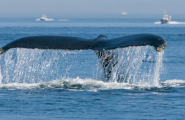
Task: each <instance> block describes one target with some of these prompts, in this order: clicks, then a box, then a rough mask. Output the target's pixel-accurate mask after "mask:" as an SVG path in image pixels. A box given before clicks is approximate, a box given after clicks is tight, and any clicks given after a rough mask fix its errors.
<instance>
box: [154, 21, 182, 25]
mask: <svg viewBox="0 0 185 120" xmlns="http://www.w3.org/2000/svg"><path fill="white" fill-rule="evenodd" d="M154 24H162V23H161V22H154ZM167 24H185V22H177V21H170V22H168V23H167Z"/></svg>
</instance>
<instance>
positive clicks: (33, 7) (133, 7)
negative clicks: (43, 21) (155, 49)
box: [0, 0, 185, 18]
mask: <svg viewBox="0 0 185 120" xmlns="http://www.w3.org/2000/svg"><path fill="white" fill-rule="evenodd" d="M184 6H185V0H0V17H1V18H6V17H12V18H14V17H15V18H16V17H25V18H29V17H30V18H31V17H41V16H42V14H46V15H47V16H48V18H49V17H57V18H61V17H62V18H64V17H65V18H104V17H105V18H106V17H109V18H116V17H118V18H119V17H122V16H123V15H121V12H127V13H128V14H127V15H126V16H127V17H129V16H130V17H147V16H148V17H156V16H157V17H158V16H160V17H162V16H163V14H164V10H165V11H166V13H167V14H169V15H174V16H179V17H184V18H185V7H184Z"/></svg>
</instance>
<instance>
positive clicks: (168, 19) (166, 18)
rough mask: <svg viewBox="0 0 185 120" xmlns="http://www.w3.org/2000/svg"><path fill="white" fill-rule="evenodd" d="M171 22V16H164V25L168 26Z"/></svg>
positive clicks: (162, 20)
mask: <svg viewBox="0 0 185 120" xmlns="http://www.w3.org/2000/svg"><path fill="white" fill-rule="evenodd" d="M170 21H171V16H169V15H167V14H164V16H163V18H162V19H161V23H162V24H167V23H168V22H170Z"/></svg>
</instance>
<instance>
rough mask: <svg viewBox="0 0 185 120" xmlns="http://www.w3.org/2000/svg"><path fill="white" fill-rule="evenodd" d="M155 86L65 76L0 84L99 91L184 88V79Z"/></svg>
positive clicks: (36, 88)
mask: <svg viewBox="0 0 185 120" xmlns="http://www.w3.org/2000/svg"><path fill="white" fill-rule="evenodd" d="M159 84H160V85H159V86H157V87H155V86H154V87H147V86H142V85H134V84H129V83H111V82H110V83H107V82H103V81H98V80H93V79H80V78H78V77H77V78H75V79H72V78H67V79H62V80H53V81H50V82H41V83H30V84H28V83H8V84H0V89H8V90H17V89H21V90H29V89H32V90H38V89H67V90H73V91H74V90H78V91H79V90H83V91H84V90H85V91H94V92H96V91H99V90H118V89H124V90H144V91H154V92H155V91H163V90H170V89H174V88H185V81H184V80H167V81H161V82H160V83H159Z"/></svg>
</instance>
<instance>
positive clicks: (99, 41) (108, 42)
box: [0, 34, 167, 54]
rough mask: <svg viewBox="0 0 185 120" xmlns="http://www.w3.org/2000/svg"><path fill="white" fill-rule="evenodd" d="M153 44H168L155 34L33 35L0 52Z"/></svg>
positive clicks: (161, 45)
mask: <svg viewBox="0 0 185 120" xmlns="http://www.w3.org/2000/svg"><path fill="white" fill-rule="evenodd" d="M146 45H149V46H153V47H154V48H155V49H156V50H157V51H161V50H163V49H164V48H165V46H166V45H167V43H166V41H165V40H164V39H163V38H162V37H160V36H157V35H154V34H135V35H129V36H124V37H119V38H113V39H108V38H107V37H106V36H104V35H100V36H98V37H97V38H96V39H84V38H80V37H67V36H31V37H24V38H20V39H17V40H14V41H12V42H10V43H8V44H7V45H5V46H3V47H1V49H0V53H1V54H2V53H3V52H6V51H7V50H9V49H11V48H28V49H54V50H59V49H62V50H86V49H91V50H111V49H116V48H125V47H131V46H146Z"/></svg>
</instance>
